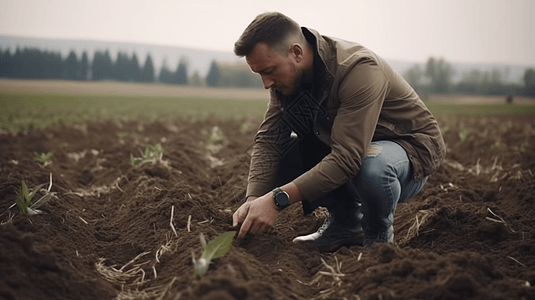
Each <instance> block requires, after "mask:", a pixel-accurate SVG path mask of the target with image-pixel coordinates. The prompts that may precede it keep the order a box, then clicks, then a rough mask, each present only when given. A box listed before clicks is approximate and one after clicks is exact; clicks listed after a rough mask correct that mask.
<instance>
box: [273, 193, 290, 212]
mask: <svg viewBox="0 0 535 300" xmlns="http://www.w3.org/2000/svg"><path fill="white" fill-rule="evenodd" d="M275 202H276V204H277V206H278V207H280V208H285V207H286V206H288V205H290V199H288V194H286V193H285V192H279V193H278V194H277V195H276V196H275Z"/></svg>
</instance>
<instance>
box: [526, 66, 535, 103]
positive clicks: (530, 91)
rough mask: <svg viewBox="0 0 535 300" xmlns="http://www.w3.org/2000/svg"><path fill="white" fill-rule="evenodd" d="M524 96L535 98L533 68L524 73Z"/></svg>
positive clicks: (534, 73) (534, 71)
mask: <svg viewBox="0 0 535 300" xmlns="http://www.w3.org/2000/svg"><path fill="white" fill-rule="evenodd" d="M524 94H525V95H526V96H530V97H535V69H533V68H529V69H526V71H524Z"/></svg>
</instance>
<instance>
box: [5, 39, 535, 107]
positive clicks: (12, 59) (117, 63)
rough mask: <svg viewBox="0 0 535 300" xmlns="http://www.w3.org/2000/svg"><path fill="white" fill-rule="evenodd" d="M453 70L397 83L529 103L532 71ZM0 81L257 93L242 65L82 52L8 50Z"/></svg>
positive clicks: (432, 67)
mask: <svg viewBox="0 0 535 300" xmlns="http://www.w3.org/2000/svg"><path fill="white" fill-rule="evenodd" d="M454 75H455V70H454V68H453V67H452V66H451V64H450V63H448V62H447V61H445V60H444V59H442V58H441V59H436V58H434V57H430V58H429V59H428V61H427V63H426V64H425V66H423V67H421V66H420V65H419V64H415V65H413V66H412V67H411V68H410V69H408V70H407V71H406V72H405V73H404V74H403V77H404V78H405V79H406V80H407V81H408V82H409V84H411V86H412V87H413V88H414V89H415V90H416V92H418V94H420V95H421V96H423V98H425V97H426V95H429V94H464V95H515V96H517V95H523V96H531V97H535V70H534V69H533V68H526V70H525V72H524V76H523V78H522V79H523V82H522V83H520V82H519V83H511V82H507V81H506V80H505V76H504V74H503V72H502V71H501V70H499V69H494V70H491V71H481V70H477V69H474V70H471V71H469V72H466V73H464V74H462V76H461V77H460V78H461V79H460V80H458V81H456V82H455V81H454V80H453V78H454ZM0 77H7V78H29V79H45V78H50V79H68V80H116V81H132V82H161V83H165V84H176V85H195V86H202V85H207V86H210V87H244V88H251V87H253V88H256V87H258V88H261V87H262V83H261V80H260V78H259V76H258V75H255V74H253V73H252V72H251V71H250V69H249V68H248V66H247V64H245V63H241V64H240V63H237V64H229V63H223V64H220V63H218V62H217V61H216V60H213V61H212V62H211V65H210V69H209V71H208V74H207V75H206V77H204V78H203V77H201V76H200V75H199V73H198V72H194V73H193V75H191V76H188V63H187V59H186V58H181V59H180V61H179V63H178V65H177V66H176V68H169V67H168V66H167V64H166V63H165V62H164V63H163V65H162V67H161V68H160V70H155V67H154V63H153V60H152V58H151V55H150V53H149V54H147V56H146V57H145V59H144V60H143V61H140V60H139V58H138V56H137V55H136V53H135V52H134V53H133V54H132V55H128V54H126V53H123V52H118V53H117V55H116V59H115V60H113V59H112V57H111V55H110V53H109V51H108V50H106V51H95V52H94V53H93V58H92V60H90V58H89V55H88V53H87V51H84V52H83V53H82V55H81V56H79V55H77V54H76V52H74V51H70V53H69V54H68V55H67V57H65V58H63V57H62V56H61V54H60V53H59V52H53V51H42V50H40V49H37V48H23V49H20V48H17V49H16V51H15V53H11V50H10V49H9V48H8V49H6V50H2V49H0Z"/></svg>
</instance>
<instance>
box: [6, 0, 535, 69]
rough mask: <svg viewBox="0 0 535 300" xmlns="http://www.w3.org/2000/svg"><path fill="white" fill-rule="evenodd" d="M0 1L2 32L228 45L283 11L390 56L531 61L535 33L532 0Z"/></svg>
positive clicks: (211, 47) (534, 61)
mask: <svg viewBox="0 0 535 300" xmlns="http://www.w3.org/2000/svg"><path fill="white" fill-rule="evenodd" d="M0 3H1V4H2V8H3V9H2V10H0V35H10V36H18V37H32V38H48V39H69V40H89V41H106V42H123V43H140V44H148V45H159V46H168V47H184V48H190V49H202V50H206V51H217V52H232V49H233V43H234V42H235V40H236V39H237V38H238V37H239V36H240V35H241V33H242V32H243V30H244V29H245V27H246V26H247V25H248V24H249V23H250V22H251V21H252V20H253V19H254V17H255V16H256V15H258V14H259V13H263V12H266V11H280V12H282V13H284V14H286V15H288V16H289V17H291V18H293V19H294V20H296V21H297V22H298V23H299V24H300V25H301V26H306V27H311V28H314V29H316V30H318V31H319V32H320V33H321V34H323V35H327V36H334V37H338V38H341V39H346V40H350V41H355V42H359V43H361V44H363V45H365V46H366V47H368V48H370V49H371V50H372V51H374V52H376V53H377V54H379V55H380V56H382V57H384V58H385V59H387V60H396V61H410V62H424V61H426V60H427V58H429V57H435V58H444V59H445V60H446V61H448V62H453V63H470V64H472V63H475V64H478V63H483V64H514V65H535V57H533V55H531V53H535V41H534V40H533V39H531V38H530V37H532V36H535V21H533V20H532V18H531V16H530V15H531V14H530V12H533V11H534V9H535V3H533V2H531V1H529V0H515V1H506V0H473V1H462V0H450V1H445V2H436V1H423V0H403V1H395V0H385V1H374V2H368V1H352V2H351V3H345V2H336V1H335V2H334V3H333V2H331V3H330V5H329V6H326V7H325V6H324V5H322V4H323V2H322V1H319V0H309V1H306V2H300V1H294V2H291V3H288V2H287V1H282V0H274V1H271V2H270V3H267V4H258V3H255V2H252V1H245V0H229V1H226V2H224V3H220V2H217V1H209V0H205V1H196V2H193V1H175V2H172V3H151V2H148V1H144V0H130V1H123V0H120V1H113V2H108V1H104V0H98V1H88V0H50V1H46V3H45V1H39V0H0ZM103 7H105V8H104V9H103ZM340 7H344V8H345V9H339V8H340ZM364 9H365V10H364ZM96 16H98V19H97V18H95V17H96ZM140 20H142V21H140ZM207 20H210V21H207ZM214 28H216V29H214Z"/></svg>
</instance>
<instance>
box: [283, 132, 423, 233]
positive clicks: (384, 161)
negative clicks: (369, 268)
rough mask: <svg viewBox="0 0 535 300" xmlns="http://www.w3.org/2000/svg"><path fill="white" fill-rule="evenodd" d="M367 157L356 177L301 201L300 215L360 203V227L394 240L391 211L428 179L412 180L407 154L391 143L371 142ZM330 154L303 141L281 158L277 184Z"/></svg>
mask: <svg viewBox="0 0 535 300" xmlns="http://www.w3.org/2000/svg"><path fill="white" fill-rule="evenodd" d="M370 149H373V150H374V151H368V155H367V156H366V157H365V158H364V160H363V162H362V166H361V169H360V170H359V172H358V173H357V175H356V176H355V177H354V178H352V179H351V180H349V181H348V182H347V183H346V184H344V185H342V186H341V187H339V188H337V189H335V190H334V191H332V192H330V193H328V194H326V195H323V196H321V197H319V198H318V199H314V200H312V201H304V202H303V212H304V213H305V214H309V213H311V212H312V211H314V209H316V208H317V207H318V206H324V207H327V208H328V209H329V210H332V209H334V210H336V209H344V208H348V207H349V208H350V207H353V206H354V204H355V203H356V202H360V203H361V204H362V213H363V218H362V225H363V227H364V229H365V230H366V231H371V232H379V231H384V230H387V231H388V236H389V239H392V238H393V227H392V224H393V222H394V212H395V210H396V206H397V204H398V203H400V202H403V201H406V200H408V199H410V198H411V197H413V196H415V195H416V194H418V192H420V190H421V189H422V188H423V186H424V185H425V183H426V182H427V177H425V178H424V179H423V180H421V181H419V182H415V181H414V178H413V176H412V175H413V174H412V173H413V171H412V164H411V162H410V160H409V157H408V156H407V152H405V150H404V149H403V148H402V147H401V146H400V145H399V144H397V143H395V142H392V141H376V142H372V143H371V147H370ZM330 151H331V149H330V147H328V146H326V145H325V144H323V143H322V142H321V141H319V140H318V139H317V138H315V137H309V138H305V139H302V140H301V141H299V143H298V144H296V146H295V147H293V148H292V149H291V151H289V152H288V153H286V154H285V156H284V157H283V158H282V159H281V164H280V166H279V173H278V174H279V176H278V178H277V179H278V180H277V183H276V184H277V185H283V184H285V183H287V182H289V181H291V180H293V179H294V178H296V177H297V176H299V175H300V174H302V173H303V172H306V171H307V170H309V169H310V168H312V167H313V166H315V165H316V164H317V163H318V162H319V161H321V159H322V158H323V157H324V156H325V155H327V154H328V153H329V152H330Z"/></svg>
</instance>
